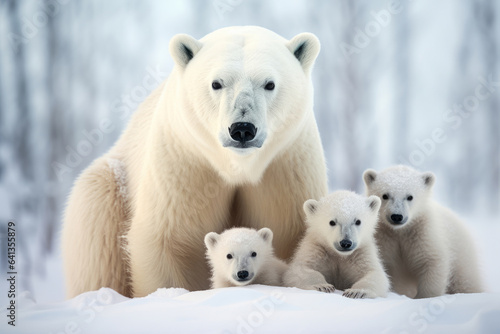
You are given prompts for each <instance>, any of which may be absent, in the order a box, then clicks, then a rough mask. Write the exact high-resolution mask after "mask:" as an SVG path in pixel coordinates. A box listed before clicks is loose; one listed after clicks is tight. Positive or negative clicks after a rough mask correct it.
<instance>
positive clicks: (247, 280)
mask: <svg viewBox="0 0 500 334" xmlns="http://www.w3.org/2000/svg"><path fill="white" fill-rule="evenodd" d="M272 241H273V232H272V231H271V230H270V229H268V228H266V227H265V228H261V229H260V230H258V231H257V230H255V229H251V228H244V227H240V228H232V229H229V230H226V231H224V232H223V233H221V234H217V233H215V232H210V233H208V234H207V235H206V236H205V245H206V247H207V259H208V261H209V263H210V266H211V267H212V278H211V280H212V288H213V289H216V288H223V287H230V286H243V285H248V284H265V285H276V286H281V285H282V284H283V274H284V272H285V271H286V269H287V264H286V263H285V262H283V261H281V260H280V259H278V258H277V257H275V256H274V250H273V246H272Z"/></svg>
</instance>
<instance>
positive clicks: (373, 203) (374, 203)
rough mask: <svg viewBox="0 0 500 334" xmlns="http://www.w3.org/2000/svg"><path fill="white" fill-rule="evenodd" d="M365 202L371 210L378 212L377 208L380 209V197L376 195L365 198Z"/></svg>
mask: <svg viewBox="0 0 500 334" xmlns="http://www.w3.org/2000/svg"><path fill="white" fill-rule="evenodd" d="M366 202H367V203H368V206H369V207H370V209H372V210H373V212H378V210H379V209H380V205H381V204H382V201H380V198H379V197H378V196H370V197H368V198H367V199H366Z"/></svg>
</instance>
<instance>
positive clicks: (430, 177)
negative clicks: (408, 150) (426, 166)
mask: <svg viewBox="0 0 500 334" xmlns="http://www.w3.org/2000/svg"><path fill="white" fill-rule="evenodd" d="M422 179H423V180H424V185H425V186H426V187H427V188H432V186H433V185H434V182H436V176H435V175H434V174H433V173H431V172H425V173H422Z"/></svg>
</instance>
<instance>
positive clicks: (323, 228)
mask: <svg viewBox="0 0 500 334" xmlns="http://www.w3.org/2000/svg"><path fill="white" fill-rule="evenodd" d="M379 208H380V199H379V198H378V197H376V196H370V197H368V198H366V197H364V196H361V195H358V194H356V193H354V192H351V191H345V190H342V191H336V192H334V193H332V194H330V195H328V196H326V197H324V198H322V199H321V200H319V201H316V200H313V199H310V200H308V201H306V202H305V203H304V211H305V213H306V217H307V220H306V221H307V224H308V228H307V230H306V234H305V236H304V238H303V239H302V241H301V242H300V244H299V247H298V249H297V251H296V253H295V255H294V257H293V260H292V262H291V263H290V268H289V270H288V271H287V272H286V273H285V277H284V282H285V285H286V286H292V287H298V288H301V289H308V290H318V291H323V292H333V291H334V290H335V289H340V290H344V294H343V295H344V296H345V297H350V298H375V297H385V296H386V294H387V291H388V290H389V279H388V278H387V276H386V274H385V272H384V268H383V266H382V264H381V261H380V260H379V257H378V250H377V245H376V244H375V239H374V233H375V227H376V224H377V218H378V210H379Z"/></svg>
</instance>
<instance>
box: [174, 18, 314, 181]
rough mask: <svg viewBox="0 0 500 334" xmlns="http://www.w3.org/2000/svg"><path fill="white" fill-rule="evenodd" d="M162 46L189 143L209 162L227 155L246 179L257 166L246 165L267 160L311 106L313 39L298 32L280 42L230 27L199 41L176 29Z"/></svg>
mask: <svg viewBox="0 0 500 334" xmlns="http://www.w3.org/2000/svg"><path fill="white" fill-rule="evenodd" d="M170 50H171V54H172V56H173V58H174V60H175V61H176V64H177V65H178V66H177V68H178V69H179V71H180V72H181V73H180V75H181V77H182V80H180V81H179V82H180V83H181V86H182V89H181V90H180V94H181V95H182V96H183V101H184V103H185V104H186V109H187V115H184V118H183V119H184V123H186V124H188V126H187V128H188V129H189V131H190V133H189V136H190V137H191V138H192V141H193V143H195V145H197V146H199V147H200V148H202V150H201V152H202V154H206V157H207V158H208V159H209V160H210V161H211V162H212V163H213V164H217V163H218V161H217V160H224V161H227V160H232V161H233V164H236V165H239V167H240V169H241V171H242V172H243V173H246V174H249V175H247V178H249V179H250V180H252V181H255V180H257V179H258V178H260V173H261V172H262V171H261V168H258V169H256V168H252V166H251V165H252V164H253V163H256V164H267V163H269V161H266V159H267V160H270V159H272V158H273V157H274V155H275V154H277V153H278V152H279V150H280V149H281V148H282V147H283V146H285V145H287V144H288V143H289V142H290V141H291V140H293V139H294V138H295V137H296V136H297V134H298V131H299V130H300V129H301V128H302V126H303V122H304V118H305V115H306V112H307V111H308V110H311V109H312V105H311V103H312V102H311V101H312V87H311V84H310V75H309V74H310V69H311V67H312V64H313V63H314V60H315V58H316V56H317V54H318V52H319V42H318V40H317V38H316V37H315V36H314V35H311V34H300V35H298V36H296V37H294V38H293V39H292V40H290V41H287V40H285V39H283V38H282V37H280V36H278V35H276V34H274V33H273V32H271V31H268V30H266V29H263V28H258V27H231V28H226V29H221V30H217V31H215V32H213V33H211V34H209V35H207V36H205V37H204V38H203V39H201V40H199V41H198V40H196V39H194V38H192V37H190V36H187V35H178V36H176V37H174V39H173V40H172V41H171V44H170ZM264 151H265V152H266V154H264V153H263V152H264ZM257 155H259V156H260V157H259V158H260V159H259V158H257V157H256V156H257ZM263 155H265V158H263ZM252 157H253V158H254V159H255V161H253V160H252ZM247 167H248V168H247ZM218 169H220V168H218ZM257 171H258V172H259V173H257ZM256 174H257V175H256Z"/></svg>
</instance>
